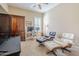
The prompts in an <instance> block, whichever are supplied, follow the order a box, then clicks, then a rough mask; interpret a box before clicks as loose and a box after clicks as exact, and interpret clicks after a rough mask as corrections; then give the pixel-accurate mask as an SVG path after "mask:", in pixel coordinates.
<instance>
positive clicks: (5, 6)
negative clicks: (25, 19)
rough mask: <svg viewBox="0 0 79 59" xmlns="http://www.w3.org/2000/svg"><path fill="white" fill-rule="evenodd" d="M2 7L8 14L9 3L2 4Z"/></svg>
mask: <svg viewBox="0 0 79 59" xmlns="http://www.w3.org/2000/svg"><path fill="white" fill-rule="evenodd" d="M0 5H1V7H2V8H3V9H4V10H5V12H7V13H8V5H7V3H0Z"/></svg>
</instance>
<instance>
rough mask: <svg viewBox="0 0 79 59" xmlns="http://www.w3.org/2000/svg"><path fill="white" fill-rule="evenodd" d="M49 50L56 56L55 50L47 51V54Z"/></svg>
mask: <svg viewBox="0 0 79 59" xmlns="http://www.w3.org/2000/svg"><path fill="white" fill-rule="evenodd" d="M50 52H52V53H53V54H54V55H55V56H57V54H56V53H55V51H49V52H47V54H49V53H50Z"/></svg>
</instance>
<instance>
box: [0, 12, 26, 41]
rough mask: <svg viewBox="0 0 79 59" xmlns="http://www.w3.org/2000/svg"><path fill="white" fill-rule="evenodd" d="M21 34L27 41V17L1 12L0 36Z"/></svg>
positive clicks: (23, 39)
mask: <svg viewBox="0 0 79 59" xmlns="http://www.w3.org/2000/svg"><path fill="white" fill-rule="evenodd" d="M5 34H6V35H8V36H20V37H21V41H25V17H24V16H18V15H10V14H1V13H0V36H4V35H5Z"/></svg>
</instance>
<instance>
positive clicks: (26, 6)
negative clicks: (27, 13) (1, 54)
mask: <svg viewBox="0 0 79 59" xmlns="http://www.w3.org/2000/svg"><path fill="white" fill-rule="evenodd" d="M40 4H41V9H40V8H38V7H34V5H36V3H8V5H9V6H14V7H18V8H21V9H28V10H32V11H36V12H41V13H44V12H47V11H48V10H50V9H51V8H54V7H55V6H57V5H58V3H47V4H45V3H40Z"/></svg>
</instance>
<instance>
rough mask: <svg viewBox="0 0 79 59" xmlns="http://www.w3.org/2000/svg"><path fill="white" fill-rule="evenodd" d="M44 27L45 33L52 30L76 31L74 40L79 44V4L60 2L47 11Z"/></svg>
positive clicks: (61, 31) (59, 31)
mask: <svg viewBox="0 0 79 59" xmlns="http://www.w3.org/2000/svg"><path fill="white" fill-rule="evenodd" d="M45 24H46V25H45ZM47 27H48V28H47ZM43 28H44V30H43V32H44V34H47V33H48V32H50V31H56V32H58V33H63V32H70V33H74V34H75V39H74V41H75V43H77V44H78V45H79V4H77V3H76V4H74V3H72V4H66V3H65V4H59V5H58V6H56V7H55V8H53V9H51V10H50V11H48V12H47V13H45V14H44V25H43Z"/></svg>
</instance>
